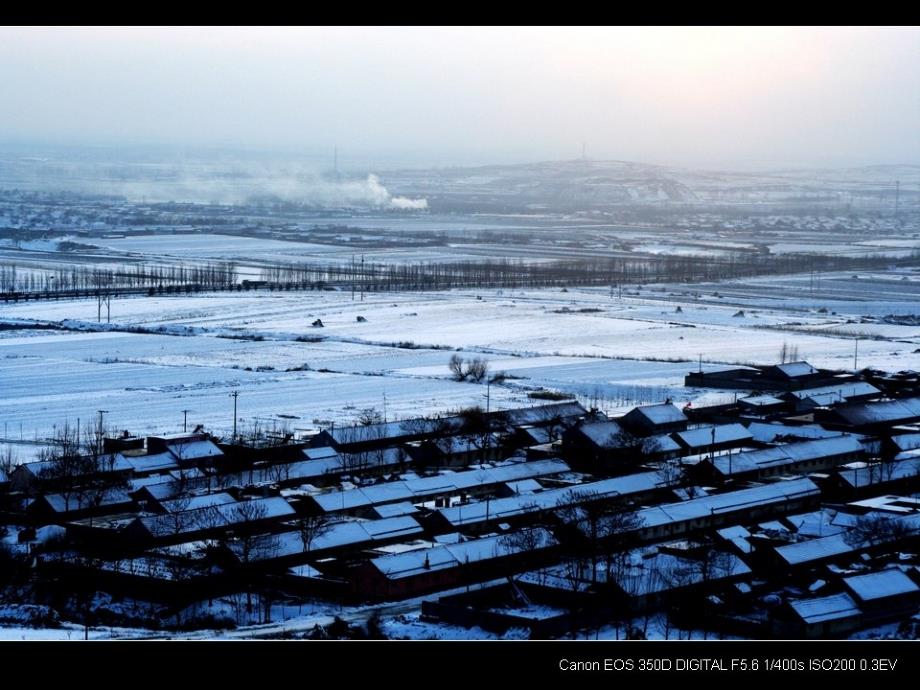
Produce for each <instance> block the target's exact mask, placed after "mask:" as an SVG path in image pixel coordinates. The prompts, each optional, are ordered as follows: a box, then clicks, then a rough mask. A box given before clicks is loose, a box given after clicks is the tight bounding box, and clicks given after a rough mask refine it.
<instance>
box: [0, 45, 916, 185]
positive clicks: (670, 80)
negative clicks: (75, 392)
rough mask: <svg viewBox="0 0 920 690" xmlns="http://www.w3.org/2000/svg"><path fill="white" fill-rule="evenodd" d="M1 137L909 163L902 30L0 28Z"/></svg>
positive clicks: (449, 160)
mask: <svg viewBox="0 0 920 690" xmlns="http://www.w3.org/2000/svg"><path fill="white" fill-rule="evenodd" d="M0 101H2V102H3V104H4V105H3V108H0V141H4V142H17V141H20V142H21V141H28V142H47V143H57V144H67V145H86V144H93V145H108V146H127V145H160V146H167V147H169V146H173V147H187V146H188V147H217V148H220V147H226V148H229V149H235V150H262V149H268V150H277V151H285V152H302V153H304V154H305V155H306V154H312V155H318V154H320V153H321V152H322V153H324V154H325V155H328V152H330V151H331V150H332V148H333V146H338V147H340V148H341V149H342V150H343V152H345V154H346V155H347V156H350V157H351V159H352V160H358V159H361V160H365V161H368V163H369V164H373V165H377V166H406V167H416V166H429V165H430V166H436V165H473V164H484V163H491V162H496V163H514V162H528V161H538V160H559V159H573V158H577V157H579V156H580V155H581V152H582V144H583V143H585V144H586V145H587V156H588V157H589V158H594V159H618V160H633V161H639V162H644V163H655V164H663V165H676V166H685V167H700V168H705V167H710V168H711V167H721V168H735V169H749V168H768V167H774V168H776V167H790V166H796V167H805V166H810V167H846V166H855V165H874V164H897V163H907V164H918V163H920V137H918V136H917V133H918V131H920V29H918V28H916V27H914V28H910V27H901V28H853V27H847V28H801V27H798V28H797V27H792V28H781V27H780V28H770V27H754V28H730V27H716V28H667V27H650V28H649V27H647V28H640V27H608V28H602V27H586V28H577V27H562V28H551V27H531V28H507V27H505V28H503V27H489V28H461V27H452V28H431V27H411V28H383V27H381V28H368V27H363V28H360V27H339V28H333V27H324V28H295V27H282V28H270V27H250V28H247V27H240V28H230V27H222V28H153V27H145V28H0Z"/></svg>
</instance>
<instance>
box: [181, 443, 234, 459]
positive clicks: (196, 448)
mask: <svg viewBox="0 0 920 690" xmlns="http://www.w3.org/2000/svg"><path fill="white" fill-rule="evenodd" d="M168 448H169V452H170V453H172V454H173V455H174V456H175V458H176V459H177V460H180V461H182V460H201V459H203V458H216V457H222V456H223V454H224V452H223V451H222V450H221V449H220V448H218V447H217V446H216V445H214V443H213V442H211V441H208V440H201V441H188V442H181V441H179V442H175V443H170V444H169V446H168Z"/></svg>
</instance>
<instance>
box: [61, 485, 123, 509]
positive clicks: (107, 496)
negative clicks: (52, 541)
mask: <svg viewBox="0 0 920 690" xmlns="http://www.w3.org/2000/svg"><path fill="white" fill-rule="evenodd" d="M44 499H45V502H46V503H47V504H48V506H49V507H50V508H51V510H53V511H54V512H56V513H70V512H74V511H78V510H89V509H91V508H96V507H102V506H114V505H120V504H127V503H131V497H130V496H128V494H127V493H126V492H125V491H124V490H122V489H114V488H113V489H109V490H106V491H102V492H99V493H96V492H90V493H86V492H84V493H79V494H78V493H76V492H74V493H72V494H70V495H69V496H64V494H60V493H55V494H45V496H44Z"/></svg>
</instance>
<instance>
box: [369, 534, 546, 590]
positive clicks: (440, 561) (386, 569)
mask: <svg viewBox="0 0 920 690" xmlns="http://www.w3.org/2000/svg"><path fill="white" fill-rule="evenodd" d="M514 534H515V533H509V534H505V535H500V536H492V537H483V538H481V539H470V540H468V541H463V542H459V543H455V544H441V545H438V546H434V547H432V548H430V549H419V550H417V551H407V552H405V553H398V554H391V555H387V556H381V557H379V558H374V559H372V560H371V562H370V563H371V565H372V566H373V567H374V568H375V569H377V570H378V571H379V572H380V573H381V574H383V575H385V576H386V577H387V578H388V579H391V580H397V579H402V578H406V577H412V576H415V575H423V574H425V573H427V572H432V571H434V570H446V569H448V568H457V567H460V566H463V565H466V564H469V563H479V562H482V561H487V560H491V559H493V558H501V557H504V556H512V555H514V554H518V553H523V552H532V551H535V550H539V549H546V548H549V547H551V546H555V545H556V544H557V542H556V539H555V537H553V535H552V534H551V533H550V532H549V531H548V530H546V529H543V528H540V527H538V528H533V529H532V531H531V534H532V536H531V537H529V538H527V539H516V538H515V536H514Z"/></svg>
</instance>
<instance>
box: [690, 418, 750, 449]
mask: <svg viewBox="0 0 920 690" xmlns="http://www.w3.org/2000/svg"><path fill="white" fill-rule="evenodd" d="M713 432H715V433H713ZM674 437H675V438H676V439H677V440H678V441H679V442H681V443H682V444H683V445H684V446H685V447H686V448H689V449H691V450H693V449H697V448H702V449H704V450H705V448H706V446H709V445H718V444H723V443H739V444H740V443H741V442H745V441H750V440H751V439H752V437H751V434H750V432H749V431H748V430H747V429H745V428H744V426H742V425H741V424H737V423H734V424H720V425H719V426H710V427H700V428H698V429H691V430H690V431H679V432H677V433H675V434H674ZM713 439H715V440H713Z"/></svg>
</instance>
